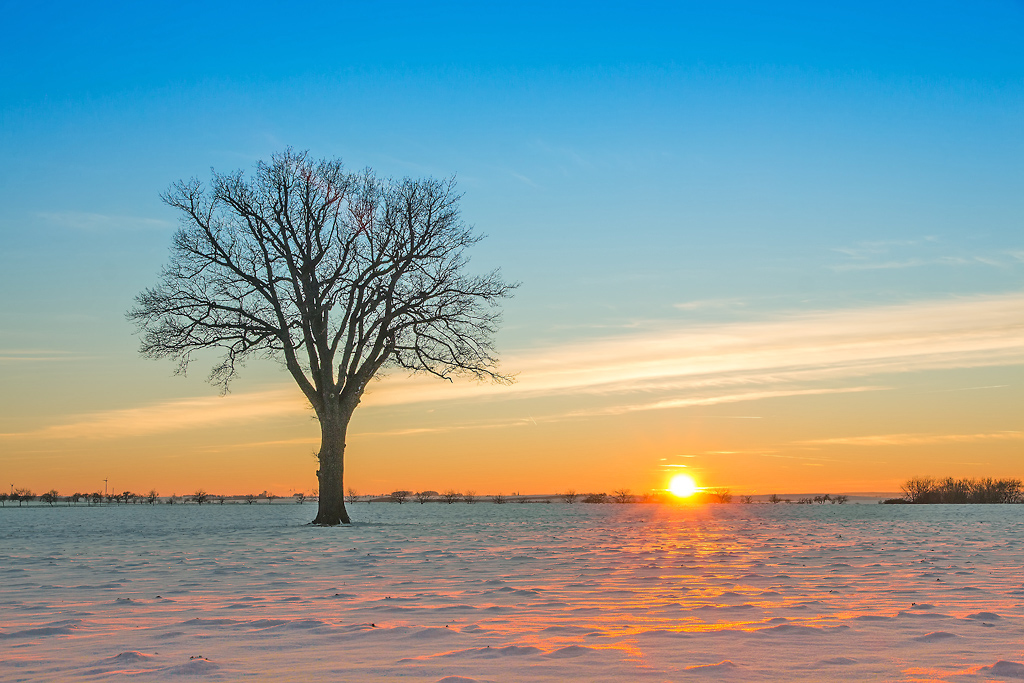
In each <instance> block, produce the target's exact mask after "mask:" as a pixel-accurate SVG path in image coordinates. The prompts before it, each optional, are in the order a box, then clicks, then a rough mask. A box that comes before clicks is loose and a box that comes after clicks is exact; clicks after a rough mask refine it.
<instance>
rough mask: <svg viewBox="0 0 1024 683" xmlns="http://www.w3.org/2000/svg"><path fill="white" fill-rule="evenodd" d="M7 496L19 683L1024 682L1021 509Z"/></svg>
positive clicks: (4, 640)
mask: <svg viewBox="0 0 1024 683" xmlns="http://www.w3.org/2000/svg"><path fill="white" fill-rule="evenodd" d="M314 511H315V509H314V506H313V505H310V504H306V505H294V504H290V505H281V504H278V505H265V504H264V505H252V506H248V505H224V506H219V505H214V506H211V505H204V506H202V507H199V506H184V505H175V506H167V505H158V506H152V507H150V506H145V505H131V506H120V507H95V508H90V507H84V506H83V507H78V508H75V507H53V508H49V507H30V508H29V507H26V508H17V507H14V508H10V507H9V508H4V509H0V615H2V616H0V679H2V680H4V681H50V680H64V679H69V678H70V679H80V680H86V681H99V680H122V679H126V678H130V679H132V680H138V681H167V680H211V681H215V680H224V681H235V680H244V679H253V680H337V681H370V680H389V679H393V678H402V679H407V680H411V681H428V682H430V683H435V682H437V681H450V682H455V681H461V682H466V681H480V682H485V681H510V680H515V681H564V680H586V681H624V680H636V681H645V680H650V681H665V680H680V681H689V680H724V681H728V680H735V681H777V680H787V681H821V680H844V681H879V680H893V681H897V680H935V681H992V680H1003V681H1018V680H1024V664H1021V662H1022V661H1024V584H1022V582H1024V574H1022V572H1021V566H1022V565H1024V506H1014V505H1003V506H996V505H993V506H981V505H979V506H954V505H945V506H882V505H849V504H848V505H844V506H837V505H829V506H810V505H800V506H797V505H784V504H783V505H757V504H755V505H709V506H704V507H685V506H679V507H671V506H656V505H612V504H609V505H582V504H576V505H564V504H529V505H516V504H506V505H493V504H489V503H478V504H476V505H465V504H461V505H439V504H427V505H414V504H408V503H407V504H405V505H401V506H399V505H394V504H381V503H375V504H372V505H369V504H357V505H355V506H353V509H352V513H353V518H354V519H356V520H359V521H358V523H357V524H355V525H353V526H350V527H341V528H317V527H311V526H307V525H306V524H305V523H306V522H308V521H309V519H311V518H312V517H313V515H314Z"/></svg>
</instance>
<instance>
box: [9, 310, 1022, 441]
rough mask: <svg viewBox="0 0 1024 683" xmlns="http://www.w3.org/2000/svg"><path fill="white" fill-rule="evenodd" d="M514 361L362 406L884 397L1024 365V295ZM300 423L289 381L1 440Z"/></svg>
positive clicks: (593, 411)
mask: <svg viewBox="0 0 1024 683" xmlns="http://www.w3.org/2000/svg"><path fill="white" fill-rule="evenodd" d="M26 357H27V356H26ZM506 358H507V360H506V366H507V367H508V368H509V369H510V370H512V371H513V372H515V371H518V373H519V374H518V382H517V383H516V384H514V385H512V386H502V385H492V384H476V383H472V382H469V381H464V382H456V383H454V384H450V383H447V382H442V381H438V380H435V379H430V378H423V377H397V376H396V377H389V378H387V379H386V380H385V381H382V382H377V383H374V384H373V385H372V386H371V390H370V391H369V392H368V394H367V395H366V397H365V398H364V405H366V406H367V407H371V408H386V407H389V406H401V405H414V404H418V403H440V402H450V403H452V402H467V401H469V402H473V403H479V402H480V401H481V400H490V401H525V400H532V399H551V398H555V399H558V401H559V408H556V409H554V410H553V409H552V408H551V407H550V406H549V407H547V408H541V407H539V406H536V407H535V406H531V407H530V409H529V413H530V414H532V415H534V416H535V417H536V418H537V419H538V420H543V421H545V422H557V421H564V420H576V419H582V418H588V417H599V416H607V415H622V414H628V413H635V412H640V411H650V410H668V409H681V408H690V407H699V406H713V405H720V404H726V403H738V402H753V401H759V400H766V399H775V398H785V397H796V396H811V395H819V394H820V395H824V394H837V393H851V392H865V391H877V390H882V389H885V388H887V387H885V386H880V385H879V384H878V383H877V380H876V381H875V382H870V383H867V382H865V381H864V378H866V377H869V376H878V375H881V374H886V373H894V374H895V373H906V372H916V371H924V370H939V369H952V368H969V367H983V366H998V365H1010V364H1019V363H1022V362H1024V293H1013V294H1006V295H1000V296H987V297H971V298H959V299H950V300H944V301H930V302H923V303H916V304H906V305H900V306H883V307H873V308H861V309H852V310H841V311H817V312H809V313H800V314H790V315H784V316H779V317H777V318H775V319H774V320H766V321H759V322H747V323H727V324H719V325H708V324H702V325H692V324H691V325H686V326H683V325H679V326H678V327H672V326H668V325H665V326H662V327H660V328H658V329H653V330H647V331H645V332H630V333H622V334H619V335H616V336H605V337H600V338H595V339H592V340H588V341H583V342H578V343H574V344H567V345H562V346H554V347H547V348H538V349H531V350H524V351H520V352H518V353H512V354H508V355H507V356H506ZM574 404H575V405H574ZM300 414H306V415H309V414H310V412H309V408H308V406H306V404H305V402H304V399H303V398H302V396H301V394H300V393H299V391H298V390H297V389H296V388H295V387H293V386H291V385H290V384H286V385H282V386H281V387H279V388H273V389H268V390H264V391H258V392H252V393H247V394H231V395H229V396H227V397H223V398H221V397H212V396H208V397H200V398H189V399H181V400H175V401H166V402H162V403H158V404H154V405H149V406H142V407H134V408H125V409H118V410H111V411H105V412H97V413H91V414H86V415H79V416H74V417H72V418H70V419H69V420H68V421H67V422H65V423H64V424H60V425H53V426H49V427H45V428H42V429H38V430H34V431H29V432H19V433H14V434H0V438H4V439H12V438H30V437H31V438H36V439H101V438H119V437H129V436H142V435H148V434H158V433H169V432H177V431H184V430H191V429H203V428H209V427H213V426H217V425H221V424H228V423H244V422H253V421H257V420H265V419H269V418H274V417H287V416H297V415H300ZM521 414H522V413H521ZM530 422H533V420H532V419H531V420H530ZM517 424H524V422H523V421H508V420H505V421H500V422H494V421H481V422H478V423H468V424H466V423H463V424H458V425H430V426H429V427H423V428H414V429H411V430H409V429H406V430H396V431H385V432H372V433H371V432H367V433H366V434H363V436H371V435H383V434H397V433H405V434H416V433H429V432H435V431H454V430H461V429H479V428H485V427H491V426H495V427H501V426H514V425H517ZM897 436H899V437H901V438H904V439H922V438H938V437H924V436H921V435H916V436H915V435H889V436H887V437H855V438H856V439H861V440H862V442H863V443H865V444H867V443H874V442H871V441H870V439H876V440H878V439H883V440H884V439H886V438H889V439H894V438H896V437H897ZM943 438H946V437H943ZM948 438H949V439H952V438H953V437H948ZM957 438H960V437H957ZM972 438H977V435H975V436H974V437H972ZM992 438H1011V437H992ZM1012 438H1017V437H1012ZM864 439H868V440H869V441H863V440H864ZM812 443H817V445H823V444H826V443H827V444H839V443H841V442H840V441H823V442H820V443H819V442H805V445H812ZM843 443H855V442H852V441H847V442H843ZM905 443H916V442H914V441H905ZM921 443H925V442H921ZM928 443H931V442H928Z"/></svg>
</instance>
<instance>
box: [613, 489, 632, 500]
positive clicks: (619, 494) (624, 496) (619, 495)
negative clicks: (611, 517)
mask: <svg viewBox="0 0 1024 683" xmlns="http://www.w3.org/2000/svg"><path fill="white" fill-rule="evenodd" d="M612 497H613V498H615V502H616V503H632V502H633V494H632V493H630V491H629V489H616V490H615V491H612Z"/></svg>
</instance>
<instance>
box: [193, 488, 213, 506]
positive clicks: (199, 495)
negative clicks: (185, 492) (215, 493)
mask: <svg viewBox="0 0 1024 683" xmlns="http://www.w3.org/2000/svg"><path fill="white" fill-rule="evenodd" d="M209 499H210V494H209V493H207V492H206V491H204V490H203V489H199V490H198V491H196V492H195V493H193V494H192V502H193V503H196V504H197V505H202V504H203V503H205V502H206V501H207V500H209Z"/></svg>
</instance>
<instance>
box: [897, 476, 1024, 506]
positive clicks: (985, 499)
mask: <svg viewBox="0 0 1024 683" xmlns="http://www.w3.org/2000/svg"><path fill="white" fill-rule="evenodd" d="M900 490H901V491H902V493H903V497H902V498H890V499H889V500H885V501H883V502H884V503H888V504H899V503H911V504H923V505H935V504H954V505H969V504H1000V503H1002V504H1007V503H1024V484H1022V482H1021V480H1020V479H993V478H992V477H982V478H980V479H971V478H966V477H965V478H961V479H956V478H954V477H946V478H945V479H937V478H934V477H912V478H910V479H908V480H906V481H905V482H904V483H903V485H902V486H901V487H900Z"/></svg>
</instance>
